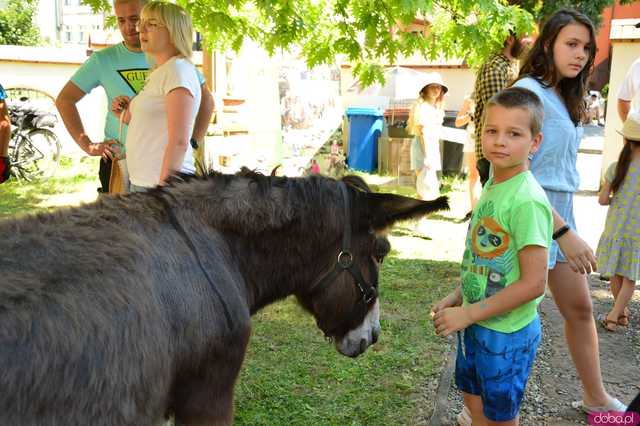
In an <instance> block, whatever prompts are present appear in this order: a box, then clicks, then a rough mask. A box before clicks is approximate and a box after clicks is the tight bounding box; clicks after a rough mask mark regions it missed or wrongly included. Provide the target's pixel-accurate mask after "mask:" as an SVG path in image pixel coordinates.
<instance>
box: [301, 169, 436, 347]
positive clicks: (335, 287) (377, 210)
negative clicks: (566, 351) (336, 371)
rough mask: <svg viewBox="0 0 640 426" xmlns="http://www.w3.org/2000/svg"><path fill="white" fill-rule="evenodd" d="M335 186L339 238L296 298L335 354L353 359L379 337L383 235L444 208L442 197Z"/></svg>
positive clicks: (353, 182) (356, 183)
mask: <svg viewBox="0 0 640 426" xmlns="http://www.w3.org/2000/svg"><path fill="white" fill-rule="evenodd" d="M337 185H338V186H339V187H340V193H341V195H340V200H341V203H342V204H343V207H342V209H339V210H338V211H342V212H343V218H341V219H338V223H342V235H341V236H340V238H339V241H337V242H336V244H335V245H334V246H333V247H332V248H331V249H330V250H332V251H333V253H334V256H332V257H331V259H332V261H331V263H330V264H327V265H326V266H325V267H324V268H323V270H324V272H323V273H322V274H321V275H320V276H319V277H317V279H316V280H315V281H314V282H313V283H312V284H311V285H310V286H309V287H308V288H306V289H304V290H303V291H302V292H300V293H299V294H297V297H298V300H299V301H300V303H301V304H302V305H303V306H304V307H305V308H306V309H307V310H309V311H310V312H311V313H312V314H313V315H314V317H315V318H316V322H317V324H318V327H319V328H320V329H321V330H322V331H323V332H324V333H325V336H327V338H329V339H331V340H333V341H334V342H335V345H336V348H337V350H338V351H339V352H340V353H342V354H344V355H347V356H351V357H356V356H358V355H360V354H361V353H363V352H364V351H365V350H366V349H367V347H369V346H370V345H372V344H373V343H375V342H376V341H377V339H378V336H379V334H380V320H379V316H380V308H379V303H378V268H379V265H380V263H381V262H382V260H383V259H384V257H385V256H386V255H387V254H388V253H389V251H390V245H389V241H388V240H387V238H386V236H385V235H384V231H385V230H386V229H387V228H389V227H390V226H392V225H393V224H394V223H395V222H396V221H400V220H406V219H416V218H420V217H422V216H424V215H426V214H428V213H430V212H433V211H436V210H441V209H445V208H447V207H448V205H447V199H446V197H441V198H438V199H437V200H434V201H420V200H416V199H413V198H408V197H402V196H399V195H394V194H376V193H371V192H369V188H368V187H367V185H366V183H364V181H363V180H362V179H360V178H357V177H354V176H349V177H346V178H344V179H343V180H342V181H340V182H337ZM322 257H324V258H327V257H326V256H322ZM319 258H320V256H319Z"/></svg>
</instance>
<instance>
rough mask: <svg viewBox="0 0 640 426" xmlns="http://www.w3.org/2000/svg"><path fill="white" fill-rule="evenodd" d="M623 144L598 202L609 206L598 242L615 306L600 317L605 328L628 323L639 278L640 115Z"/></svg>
mask: <svg viewBox="0 0 640 426" xmlns="http://www.w3.org/2000/svg"><path fill="white" fill-rule="evenodd" d="M620 133H621V134H622V136H623V138H624V147H623V148H622V152H620V157H619V158H618V161H617V162H614V163H613V164H611V166H609V168H608V169H607V172H606V173H605V176H604V183H603V185H602V189H601V190H600V194H599V195H598V202H599V203H600V204H602V205H609V211H608V212H607V221H606V224H605V228H604V231H603V233H602V236H601V237H600V242H599V243H598V250H597V258H598V270H599V271H600V275H602V276H605V277H611V292H612V293H613V297H614V305H613V308H612V309H611V311H609V313H608V314H607V315H606V316H604V317H603V318H601V320H600V324H601V325H602V327H604V329H605V330H608V331H615V330H616V328H617V327H618V326H619V325H621V326H626V325H629V309H628V307H627V306H628V305H629V301H630V300H631V297H632V296H633V291H634V290H635V282H636V281H637V280H640V115H637V114H633V115H629V117H628V118H627V120H626V121H625V122H624V126H623V127H622V132H620Z"/></svg>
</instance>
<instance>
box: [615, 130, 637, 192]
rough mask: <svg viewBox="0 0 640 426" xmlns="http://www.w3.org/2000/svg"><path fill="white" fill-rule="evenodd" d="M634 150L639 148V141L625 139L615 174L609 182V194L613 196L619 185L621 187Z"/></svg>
mask: <svg viewBox="0 0 640 426" xmlns="http://www.w3.org/2000/svg"><path fill="white" fill-rule="evenodd" d="M634 148H635V149H638V148H640V141H632V140H629V139H626V138H625V144H624V146H623V147H622V151H620V156H619V157H618V165H617V166H616V174H615V175H614V176H613V181H612V182H611V192H613V193H614V194H615V193H616V192H617V191H618V189H620V185H622V182H624V178H625V177H626V176H627V172H628V171H629V164H631V153H632V151H633V149H634Z"/></svg>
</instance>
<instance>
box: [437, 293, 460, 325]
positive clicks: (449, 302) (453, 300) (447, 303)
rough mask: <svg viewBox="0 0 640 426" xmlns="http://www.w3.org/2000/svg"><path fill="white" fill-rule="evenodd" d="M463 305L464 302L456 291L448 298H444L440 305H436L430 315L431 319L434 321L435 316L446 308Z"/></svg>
mask: <svg viewBox="0 0 640 426" xmlns="http://www.w3.org/2000/svg"><path fill="white" fill-rule="evenodd" d="M461 304H462V300H461V299H460V297H459V296H458V294H457V292H455V291H454V292H453V293H451V294H449V295H447V296H446V297H444V298H442V299H441V300H440V301H439V302H438V303H436V304H435V305H434V306H433V307H432V308H431V312H430V313H429V314H430V316H431V319H433V317H434V316H435V314H437V313H438V312H440V311H441V310H443V309H445V308H450V307H452V306H459V305H461Z"/></svg>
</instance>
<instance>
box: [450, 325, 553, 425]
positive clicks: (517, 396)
mask: <svg viewBox="0 0 640 426" xmlns="http://www.w3.org/2000/svg"><path fill="white" fill-rule="evenodd" d="M541 336H542V332H541V328H540V319H539V318H538V317H536V319H534V320H533V321H531V323H529V325H527V326H526V327H524V328H523V329H521V330H518V331H516V332H513V333H501V332H498V331H494V330H490V329H488V328H485V327H482V326H479V325H477V324H473V325H471V326H469V327H468V328H467V329H465V330H464V345H463V344H462V340H463V339H462V338H461V333H460V332H459V333H458V357H457V360H456V386H457V387H458V389H460V390H461V391H463V392H466V393H469V394H472V395H479V396H480V397H481V398H482V407H483V411H484V415H485V417H486V418H487V419H489V420H492V421H494V422H505V421H509V420H513V419H514V418H516V416H517V415H518V412H519V411H520V404H521V403H522V398H523V396H524V390H525V387H526V385H527V379H528V378H529V371H530V370H531V366H532V365H533V360H534V359H535V357H536V351H537V349H538V345H539V344H540V338H541Z"/></svg>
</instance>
